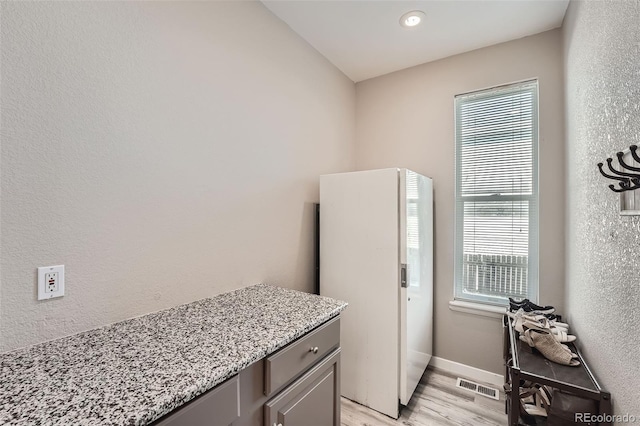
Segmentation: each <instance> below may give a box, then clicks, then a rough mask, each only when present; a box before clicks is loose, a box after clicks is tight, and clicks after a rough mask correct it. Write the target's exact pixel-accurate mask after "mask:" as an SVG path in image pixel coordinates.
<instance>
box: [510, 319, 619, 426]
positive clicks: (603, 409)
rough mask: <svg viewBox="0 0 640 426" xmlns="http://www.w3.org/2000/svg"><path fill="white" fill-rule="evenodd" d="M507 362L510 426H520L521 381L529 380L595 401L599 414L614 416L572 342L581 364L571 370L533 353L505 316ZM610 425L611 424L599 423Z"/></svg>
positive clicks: (609, 404)
mask: <svg viewBox="0 0 640 426" xmlns="http://www.w3.org/2000/svg"><path fill="white" fill-rule="evenodd" d="M503 327H504V351H503V355H504V360H505V383H507V385H508V387H509V388H511V389H512V391H511V393H510V395H508V396H507V398H506V412H507V414H508V416H509V417H508V420H509V423H508V424H509V426H517V425H518V424H519V414H520V410H519V406H520V405H519V404H520V403H519V401H518V399H519V398H520V395H519V392H518V389H519V387H520V381H521V380H528V381H530V382H533V383H538V384H540V385H547V386H550V387H552V388H556V389H560V390H562V391H564V392H567V393H571V394H573V395H576V396H579V397H582V398H588V399H592V400H594V401H596V402H597V405H598V410H599V412H598V414H599V415H605V418H606V417H607V416H606V415H610V414H611V395H610V394H609V392H606V391H605V390H603V389H602V387H601V386H600V384H599V383H598V381H597V380H596V378H595V376H594V375H593V373H592V372H591V370H590V369H589V366H588V365H587V363H586V361H585V360H584V358H583V357H582V353H580V350H579V349H578V348H577V347H576V345H574V344H573V343H569V344H568V346H569V347H570V349H571V351H572V352H574V353H576V354H577V355H578V360H579V361H580V365H579V366H577V367H570V366H565V365H560V364H556V363H555V362H552V361H549V360H548V359H546V358H545V357H543V356H542V355H540V354H538V353H532V352H530V349H529V347H528V345H527V344H526V343H524V342H522V341H520V339H519V336H518V332H517V331H515V330H514V328H513V320H512V319H511V318H509V317H508V316H506V315H505V316H504V319H503ZM600 425H602V426H610V425H611V423H610V422H602V423H600Z"/></svg>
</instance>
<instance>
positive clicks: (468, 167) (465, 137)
mask: <svg viewBox="0 0 640 426" xmlns="http://www.w3.org/2000/svg"><path fill="white" fill-rule="evenodd" d="M537 97H538V83H537V81H527V82H523V83H517V84H512V85H508V86H502V87H498V88H494V89H489V90H483V91H479V92H474V93H470V94H464V95H459V96H456V98H455V120H456V248H455V298H456V299H462V300H470V301H478V302H485V303H495V304H506V303H508V299H507V297H519V298H524V297H526V298H529V299H531V300H533V301H537V292H538V182H537V169H538V140H537V139H538V100H537Z"/></svg>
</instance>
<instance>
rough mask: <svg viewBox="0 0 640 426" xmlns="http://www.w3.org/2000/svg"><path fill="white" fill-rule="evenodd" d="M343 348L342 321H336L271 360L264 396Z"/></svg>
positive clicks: (300, 340)
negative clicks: (339, 348)
mask: <svg viewBox="0 0 640 426" xmlns="http://www.w3.org/2000/svg"><path fill="white" fill-rule="evenodd" d="M338 346H340V318H339V317H336V318H334V319H332V320H330V321H329V322H327V323H325V324H323V325H321V326H320V327H318V328H317V329H315V330H313V331H312V332H310V333H309V334H307V335H305V336H303V337H301V338H300V339H298V340H296V341H295V342H293V343H291V344H289V345H288V346H286V347H285V348H283V349H281V350H280V351H278V352H276V353H275V354H273V355H271V356H269V357H267V358H266V359H265V364H264V371H265V373H264V376H265V380H264V393H265V395H267V396H268V395H271V394H272V393H273V392H275V391H277V390H278V389H280V388H281V387H282V386H284V385H286V384H287V383H289V382H291V381H292V380H293V379H295V378H296V377H297V376H298V375H299V374H300V373H302V372H303V371H305V370H306V369H307V368H309V367H310V366H311V365H312V364H314V363H316V362H317V361H319V360H321V359H322V358H323V357H324V356H325V355H326V354H328V353H329V352H331V351H332V350H333V349H335V348H337V347H338Z"/></svg>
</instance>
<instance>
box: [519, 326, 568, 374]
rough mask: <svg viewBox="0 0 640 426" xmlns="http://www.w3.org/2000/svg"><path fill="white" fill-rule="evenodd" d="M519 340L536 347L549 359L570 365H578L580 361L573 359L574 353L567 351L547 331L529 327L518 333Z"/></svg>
mask: <svg viewBox="0 0 640 426" xmlns="http://www.w3.org/2000/svg"><path fill="white" fill-rule="evenodd" d="M520 340H522V341H523V342H525V343H527V344H528V345H529V346H530V347H532V348H536V349H537V350H538V351H539V352H540V353H541V354H542V355H543V356H544V357H545V358H547V359H548V360H549V361H553V362H555V363H557V364H562V365H569V366H571V367H577V366H579V365H580V361H578V360H577V359H575V354H573V353H572V352H571V351H567V349H566V348H565V347H563V346H562V344H561V343H560V342H558V341H557V340H556V338H555V337H554V336H553V334H551V333H550V332H548V331H544V330H536V329H533V328H530V329H528V330H526V331H525V332H524V333H522V334H521V335H520Z"/></svg>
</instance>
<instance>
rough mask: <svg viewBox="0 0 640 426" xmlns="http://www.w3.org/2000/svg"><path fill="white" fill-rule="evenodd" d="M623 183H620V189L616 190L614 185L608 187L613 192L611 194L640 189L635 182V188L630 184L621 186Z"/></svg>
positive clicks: (639, 185)
mask: <svg viewBox="0 0 640 426" xmlns="http://www.w3.org/2000/svg"><path fill="white" fill-rule="evenodd" d="M634 181H635V179H634ZM622 183H623V182H620V189H617V188H616V187H615V186H614V185H609V188H610V189H611V190H612V191H613V192H625V191H633V190H634V189H638V188H640V184H638V183H637V182H635V183H636V185H635V186H631V183H630V182H627V184H626V185H624V186H623V185H622Z"/></svg>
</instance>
